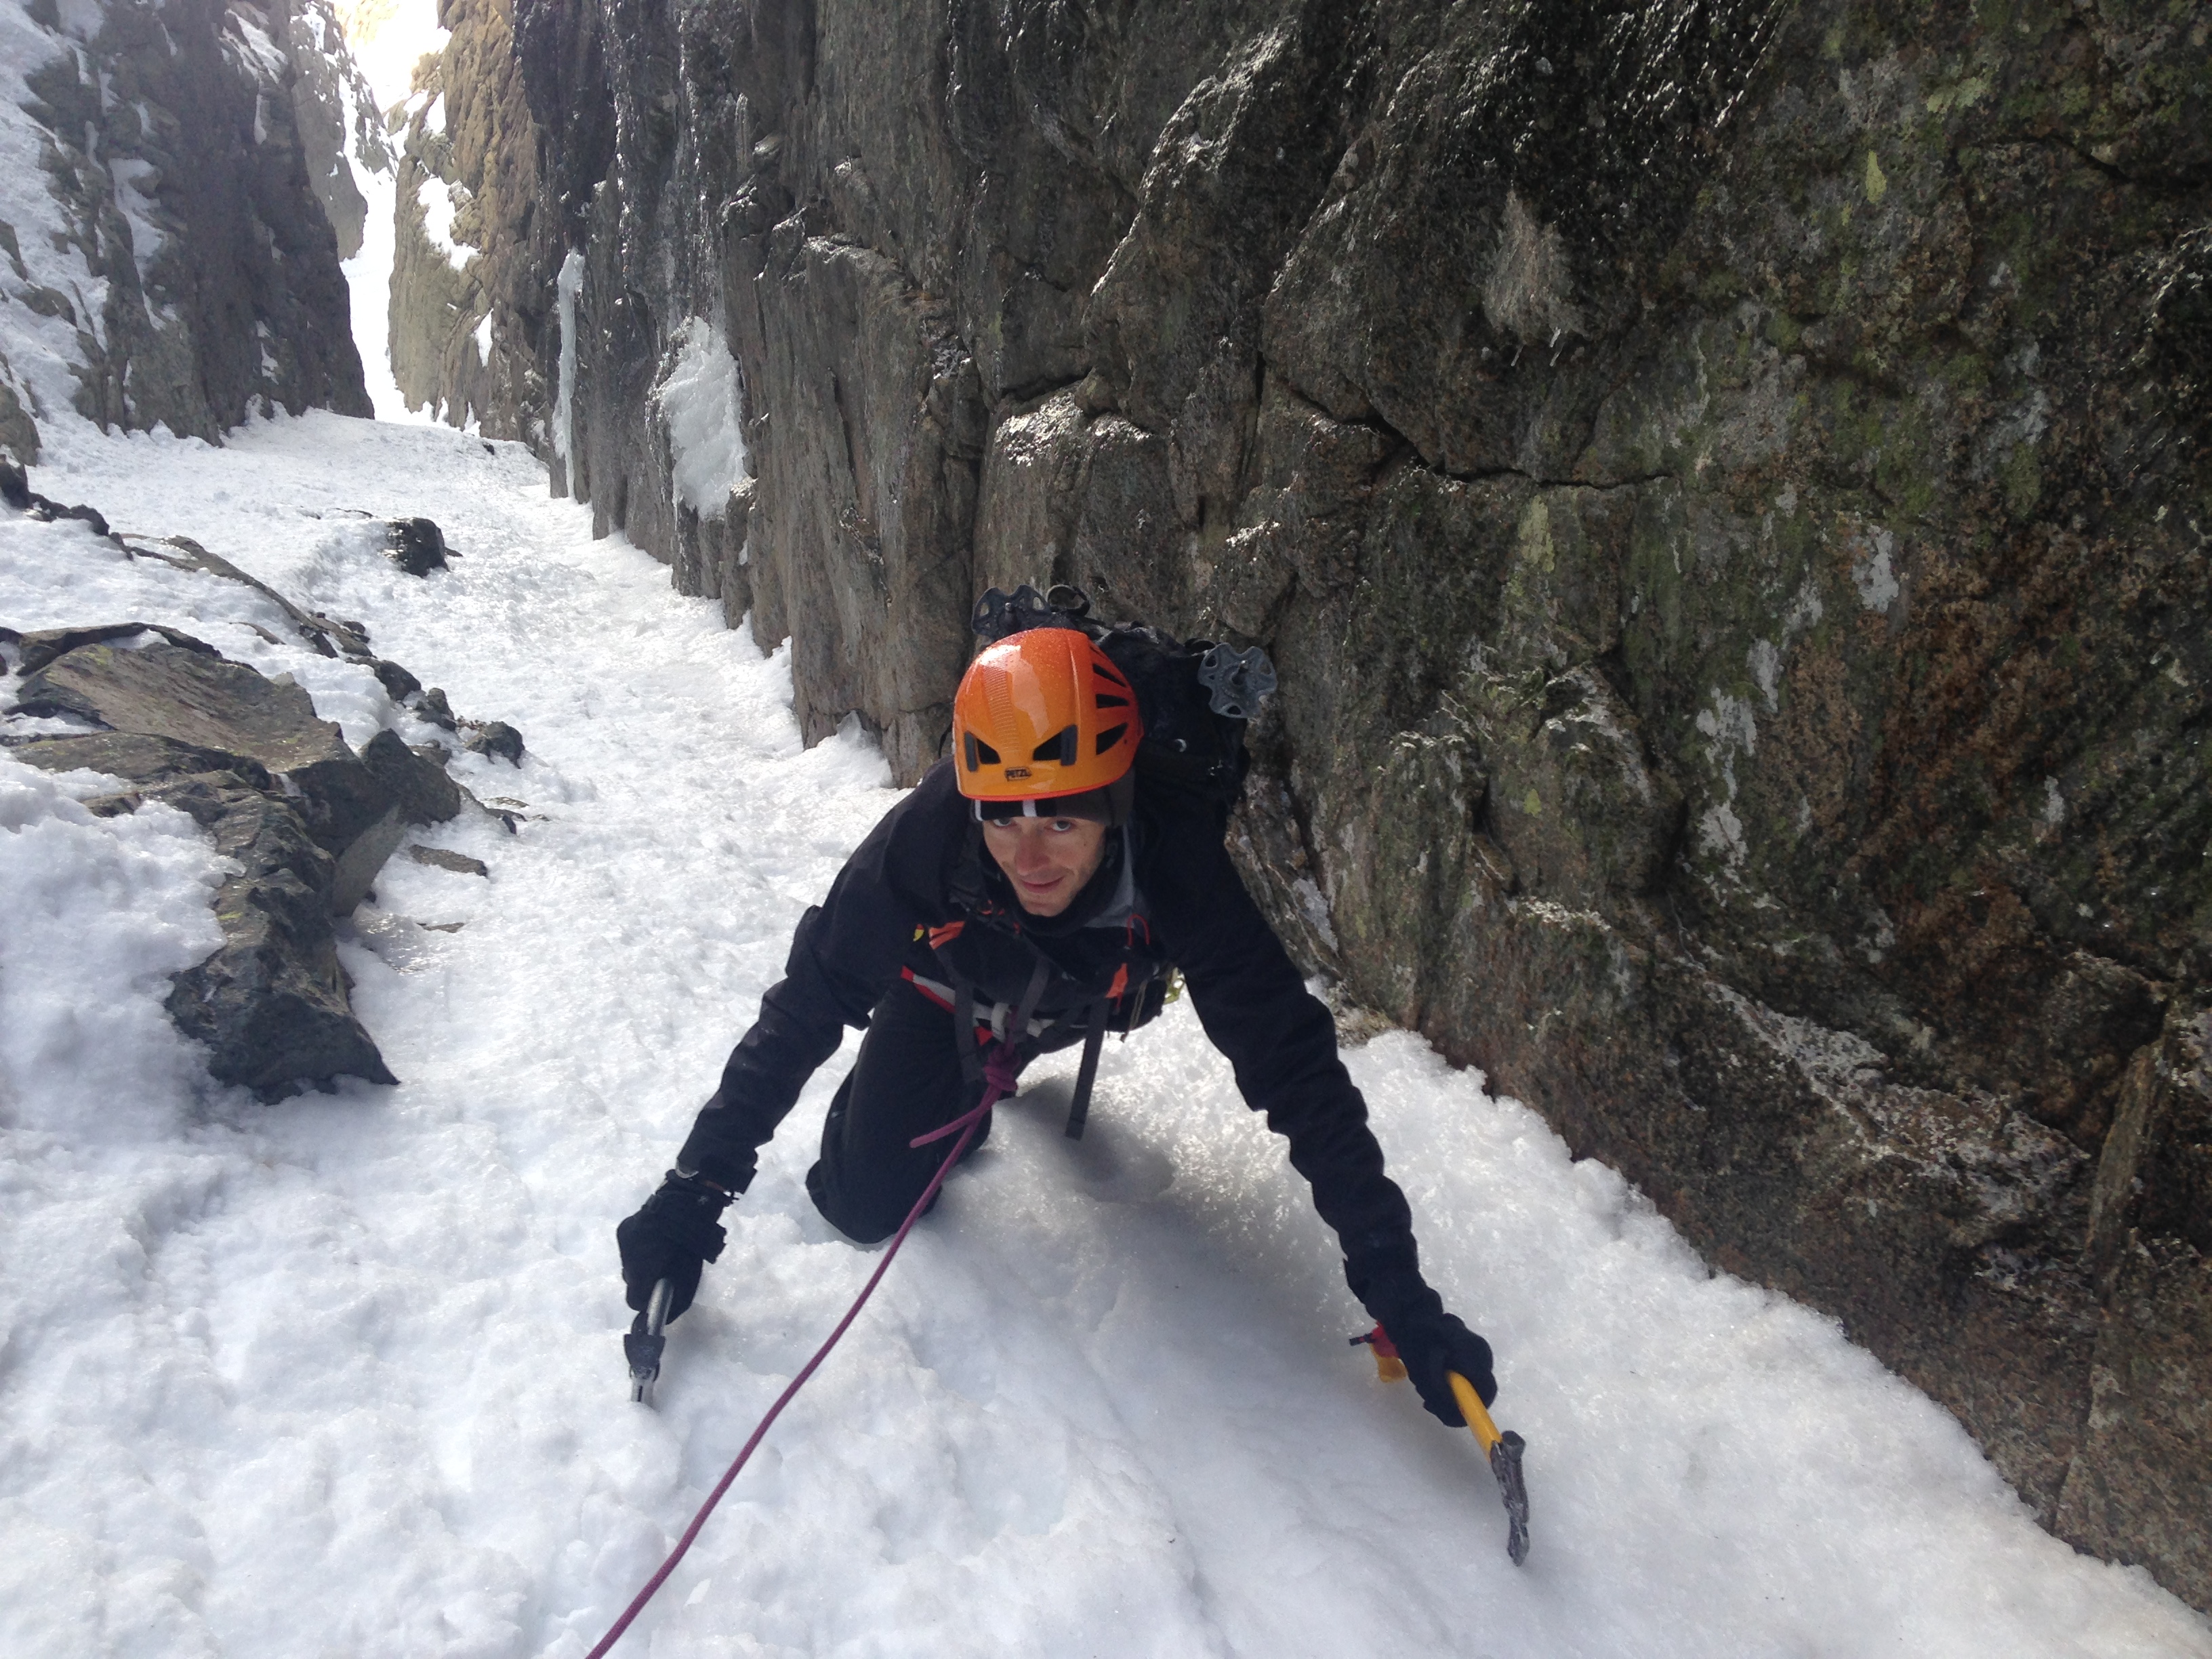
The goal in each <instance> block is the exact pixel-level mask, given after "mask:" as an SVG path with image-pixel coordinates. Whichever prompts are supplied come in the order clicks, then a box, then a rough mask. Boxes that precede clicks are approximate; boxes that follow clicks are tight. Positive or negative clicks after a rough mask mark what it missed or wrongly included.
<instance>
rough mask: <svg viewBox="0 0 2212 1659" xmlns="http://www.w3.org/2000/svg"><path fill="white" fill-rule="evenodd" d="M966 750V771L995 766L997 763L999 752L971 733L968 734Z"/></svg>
mask: <svg viewBox="0 0 2212 1659" xmlns="http://www.w3.org/2000/svg"><path fill="white" fill-rule="evenodd" d="M967 750H968V755H967V760H968V769H969V771H970V772H973V771H975V770H978V769H981V768H982V767H986V766H996V765H997V764H998V763H999V751H998V750H995V749H994V748H992V747H991V745H990V744H987V743H985V742H984V741H983V740H982V739H981V738H979V737H977V736H976V735H975V733H974V732H969V734H968V743H967Z"/></svg>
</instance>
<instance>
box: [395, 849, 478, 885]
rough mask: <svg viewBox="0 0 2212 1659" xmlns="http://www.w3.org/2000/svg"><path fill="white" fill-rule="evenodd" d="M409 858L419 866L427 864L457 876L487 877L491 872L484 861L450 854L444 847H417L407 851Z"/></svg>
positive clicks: (461, 854) (462, 854)
mask: <svg viewBox="0 0 2212 1659" xmlns="http://www.w3.org/2000/svg"><path fill="white" fill-rule="evenodd" d="M407 856H408V857H409V858H410V859H412V860H415V862H416V863H417V864H427V865H428V866H431V867H432V868H433V869H436V870H450V871H452V872H453V873H454V874H455V875H457V876H486V877H489V875H490V874H491V872H490V871H489V869H487V868H486V867H485V866H484V862H483V860H482V859H472V858H471V857H470V856H469V855H468V854H466V853H449V852H447V850H446V849H445V848H442V847H424V846H422V845H420V844H419V843H418V844H417V845H415V846H412V847H410V848H408V849H407Z"/></svg>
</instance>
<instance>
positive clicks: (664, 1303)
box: [623, 1279, 676, 1406]
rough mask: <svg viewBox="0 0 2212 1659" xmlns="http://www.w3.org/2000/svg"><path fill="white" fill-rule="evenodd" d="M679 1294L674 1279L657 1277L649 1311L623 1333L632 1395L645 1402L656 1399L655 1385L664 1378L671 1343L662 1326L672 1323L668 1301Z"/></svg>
mask: <svg viewBox="0 0 2212 1659" xmlns="http://www.w3.org/2000/svg"><path fill="white" fill-rule="evenodd" d="M675 1294H676V1284H675V1281H674V1280H673V1279H655V1280H654V1281H653V1294H652V1295H651V1296H649V1297H646V1299H645V1311H644V1312H643V1313H641V1314H640V1315H639V1316H637V1318H636V1320H635V1322H633V1323H632V1324H631V1326H630V1328H629V1330H628V1331H627V1332H626V1333H624V1334H623V1358H626V1359H628V1360H629V1397H630V1399H631V1400H632V1401H635V1403H637V1404H638V1405H641V1406H650V1405H651V1404H652V1403H653V1384H654V1383H657V1382H659V1380H660V1356H661V1354H662V1352H664V1351H665V1349H666V1348H667V1346H668V1339H667V1338H666V1337H665V1336H663V1335H662V1334H661V1330H662V1328H663V1327H665V1325H666V1324H667V1323H668V1304H669V1302H670V1300H671V1298H672V1297H674V1296H675Z"/></svg>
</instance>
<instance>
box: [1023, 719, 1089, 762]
mask: <svg viewBox="0 0 2212 1659" xmlns="http://www.w3.org/2000/svg"><path fill="white" fill-rule="evenodd" d="M1082 752H1083V739H1082V737H1081V736H1080V734H1079V733H1078V732H1077V731H1076V729H1075V728H1074V727H1073V726H1062V727H1060V730H1059V731H1058V732H1054V734H1053V735H1052V736H1051V737H1049V738H1046V739H1045V740H1044V741H1043V742H1042V743H1041V744H1038V745H1037V746H1036V752H1035V753H1034V754H1032V755H1031V756H1030V759H1031V760H1038V761H1053V762H1055V763H1058V764H1059V765H1061V766H1073V765H1074V764H1075V762H1076V757H1078V756H1079V755H1081V754H1082Z"/></svg>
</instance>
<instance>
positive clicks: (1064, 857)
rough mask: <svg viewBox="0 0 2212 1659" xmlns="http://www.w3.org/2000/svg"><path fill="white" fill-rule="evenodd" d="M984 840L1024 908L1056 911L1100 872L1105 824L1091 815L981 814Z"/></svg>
mask: <svg viewBox="0 0 2212 1659" xmlns="http://www.w3.org/2000/svg"><path fill="white" fill-rule="evenodd" d="M983 845H984V846H986V847H987V848H990V849H991V856H992V857H993V858H994V859H996V860H998V861H999V868H1000V869H1001V870H1003V871H1005V872H1006V879H1007V881H1008V882H1009V883H1011V884H1012V886H1013V890H1014V896H1015V897H1016V898H1017V899H1018V900H1019V901H1020V902H1021V907H1022V908H1023V909H1024V910H1026V911H1028V912H1029V913H1030V915H1033V916H1056V915H1059V914H1060V912H1061V911H1062V910H1065V909H1066V908H1067V907H1068V906H1069V905H1070V904H1072V903H1073V902H1075V896H1076V895H1077V894H1078V893H1079V892H1081V891H1082V890H1083V884H1084V883H1085V882H1087V881H1089V880H1090V879H1091V877H1093V876H1094V875H1096V874H1097V873H1098V861H1099V860H1100V859H1101V858H1103V857H1104V856H1105V852H1106V826H1105V825H1104V824H1103V823H1098V822H1097V820H1095V819H1092V818H1015V817H1007V818H985V819H984V820H983Z"/></svg>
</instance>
